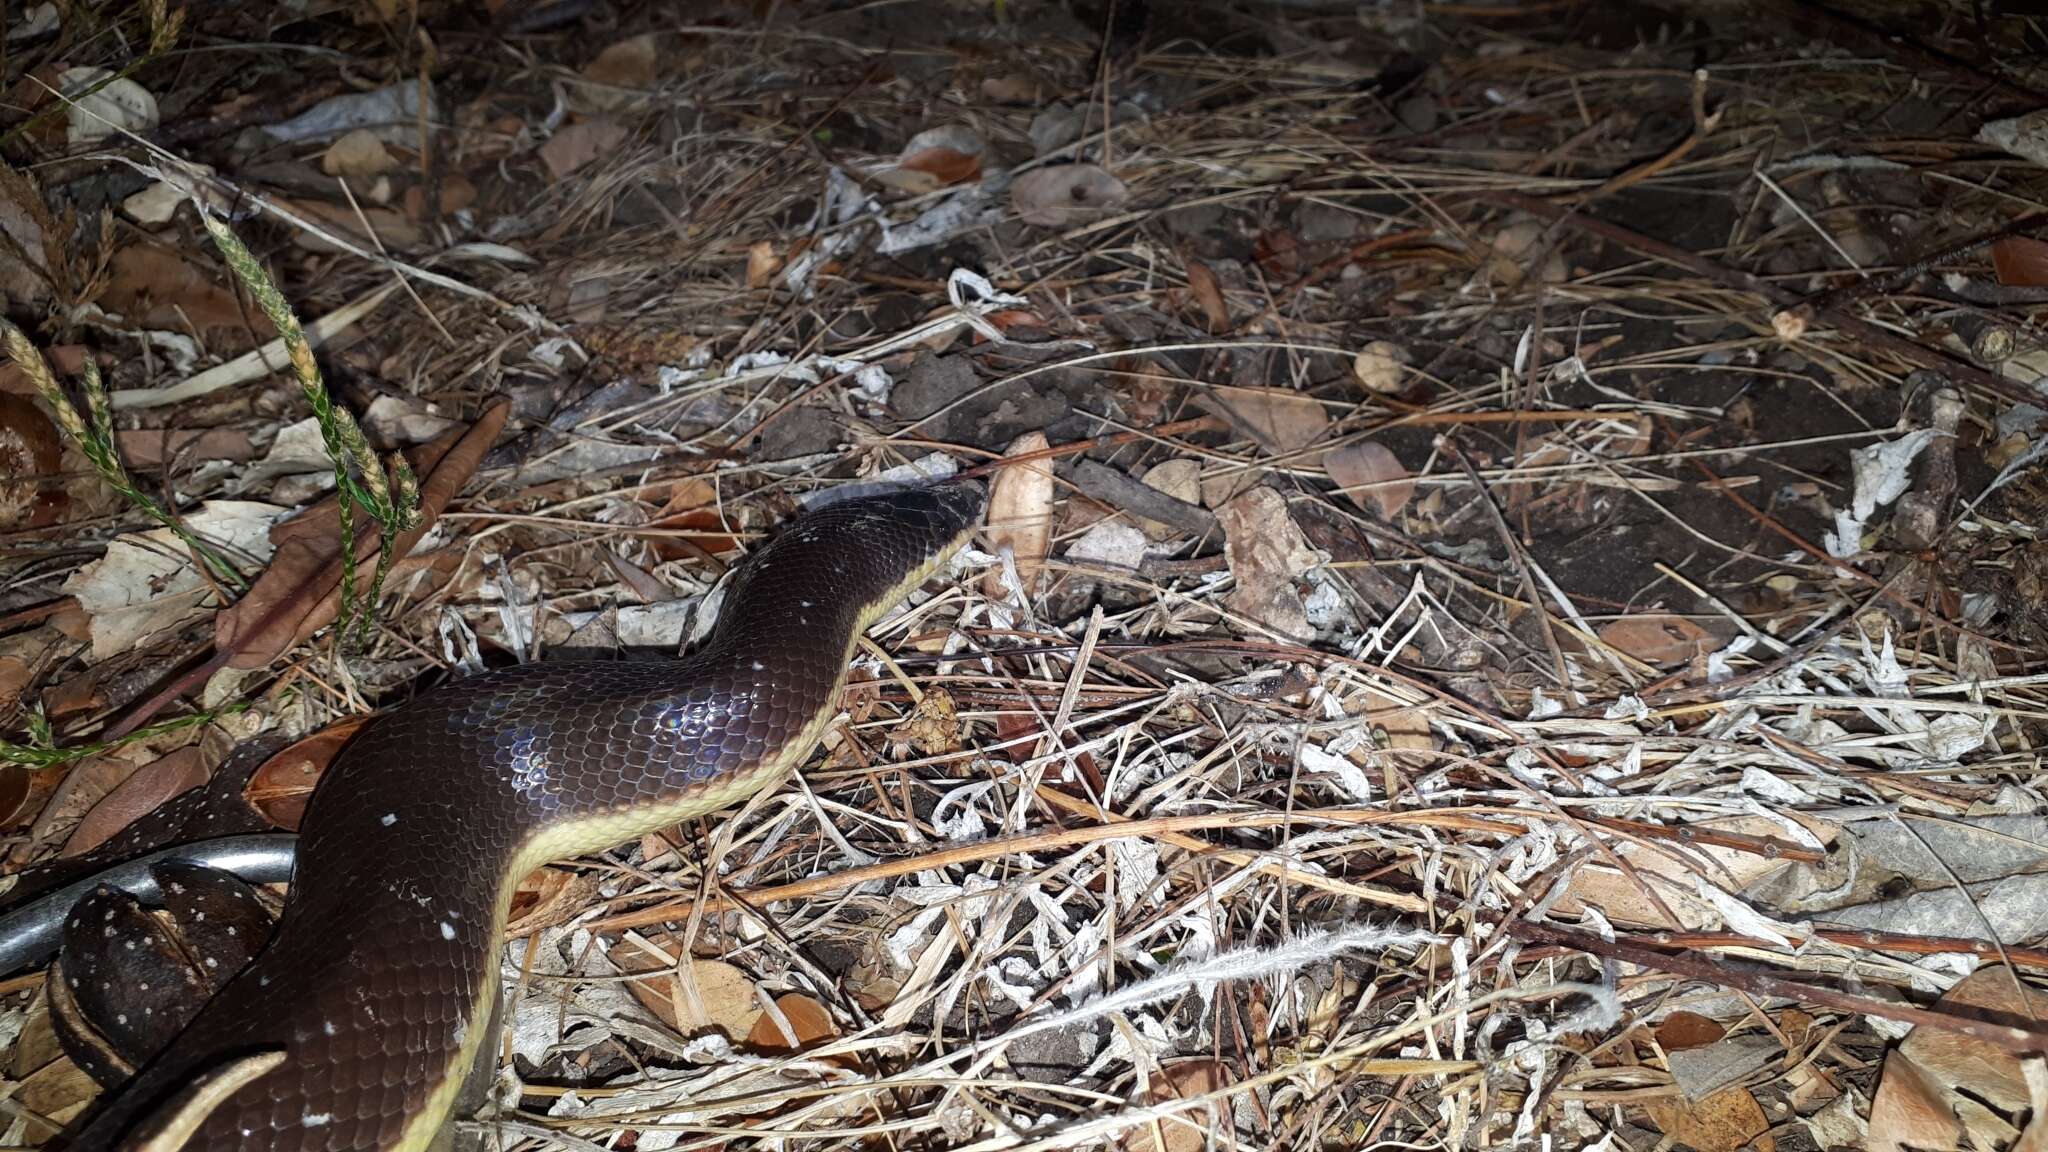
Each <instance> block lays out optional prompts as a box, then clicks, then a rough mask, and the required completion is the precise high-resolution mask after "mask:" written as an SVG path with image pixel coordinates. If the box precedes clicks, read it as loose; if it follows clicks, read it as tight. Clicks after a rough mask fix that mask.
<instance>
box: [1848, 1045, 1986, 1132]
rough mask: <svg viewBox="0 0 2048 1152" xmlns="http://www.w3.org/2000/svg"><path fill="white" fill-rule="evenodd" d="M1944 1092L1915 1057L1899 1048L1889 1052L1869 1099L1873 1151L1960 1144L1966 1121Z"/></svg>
mask: <svg viewBox="0 0 2048 1152" xmlns="http://www.w3.org/2000/svg"><path fill="white" fill-rule="evenodd" d="M1944 1096H1945V1093H1944V1092H1943V1090H1942V1088H1941V1086H1940V1085H1938V1084H1936V1083H1935V1082H1934V1081H1933V1080H1932V1079H1931V1078H1930V1077H1929V1076H1928V1074H1927V1071H1926V1070H1925V1069H1923V1068H1921V1067H1920V1065H1919V1064H1918V1063H1916V1062H1915V1061H1914V1060H1913V1058H1912V1057H1910V1056H1907V1055H1905V1054H1904V1053H1901V1052H1898V1051H1893V1052H1892V1053H1891V1054H1890V1055H1888V1056H1886V1057H1885V1058H1884V1073H1883V1075H1882V1077H1881V1078H1880V1079H1879V1080H1878V1082H1877V1095H1876V1096H1874V1097H1872V1098H1871V1101H1870V1129H1869V1130H1870V1150H1871V1152H1916V1150H1918V1149H1926V1148H1960V1147H1961V1146H1962V1138H1963V1124H1962V1121H1960V1120H1958V1119H1956V1115H1955V1112H1954V1111H1952V1110H1951V1109H1950V1107H1949V1105H1948V1102H1947V1101H1946V1100H1945V1099H1944Z"/></svg>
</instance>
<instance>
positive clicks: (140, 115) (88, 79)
mask: <svg viewBox="0 0 2048 1152" xmlns="http://www.w3.org/2000/svg"><path fill="white" fill-rule="evenodd" d="M89 89H90V90H91V91H90V94H87V92H88V90H89ZM57 90H58V91H60V92H63V93H64V94H65V95H67V96H70V97H71V98H72V99H71V103H70V104H69V106H68V107H67V108H66V110H65V115H66V116H67V117H69V120H68V128H67V130H66V132H65V142H66V143H67V144H69V145H71V146H72V147H74V148H75V147H77V146H79V145H81V144H91V143H93V142H94V141H96V140H104V139H106V138H107V137H109V136H112V135H114V134H115V133H117V132H122V131H127V132H133V133H136V134H138V135H140V134H143V133H146V132H148V131H150V130H151V129H153V128H155V127H156V126H157V107H156V97H154V96H151V95H150V94H149V89H147V88H144V87H143V86H142V85H140V84H137V83H136V82H135V81H133V80H130V79H128V78H127V77H126V76H116V75H115V74H114V73H112V72H109V71H107V70H106V69H105V68H92V67H82V68H70V69H66V70H65V71H64V72H62V73H60V74H59V75H58V77H57Z"/></svg>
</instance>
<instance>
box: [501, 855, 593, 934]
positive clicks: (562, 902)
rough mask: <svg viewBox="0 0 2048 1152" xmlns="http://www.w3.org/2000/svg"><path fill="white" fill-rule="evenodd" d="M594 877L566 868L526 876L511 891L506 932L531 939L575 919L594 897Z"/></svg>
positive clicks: (536, 872)
mask: <svg viewBox="0 0 2048 1152" xmlns="http://www.w3.org/2000/svg"><path fill="white" fill-rule="evenodd" d="M597 888H598V879H597V877H596V876H595V875H592V874H586V873H582V872H572V871H570V870H569V869H567V868H539V869H535V870H534V871H533V872H530V873H528V874H527V876H526V879H524V880H521V881H520V882H519V887H518V888H516V889H514V890H513V892H512V908H511V911H510V912H509V913H508V914H507V917H506V928H505V931H506V932H507V933H509V934H510V935H512V936H515V937H517V936H530V935H532V934H533V933H535V932H542V931H545V930H547V929H549V928H553V927H555V926H557V925H560V924H566V923H568V922H569V921H570V920H572V919H574V918H575V917H576V916H577V915H578V914H580V913H581V912H582V911H583V910H584V909H586V908H588V907H589V906H590V901H591V898H592V897H594V896H596V895H597Z"/></svg>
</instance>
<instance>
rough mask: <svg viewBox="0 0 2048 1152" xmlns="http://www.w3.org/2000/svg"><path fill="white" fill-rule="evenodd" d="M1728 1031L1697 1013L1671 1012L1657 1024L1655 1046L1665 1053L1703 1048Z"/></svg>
mask: <svg viewBox="0 0 2048 1152" xmlns="http://www.w3.org/2000/svg"><path fill="white" fill-rule="evenodd" d="M1727 1034H1728V1030H1727V1029H1726V1028H1723V1027H1721V1025H1720V1024H1719V1023H1717V1022H1715V1021H1714V1020H1712V1019H1710V1018H1708V1017H1706V1016H1702V1015H1700V1014H1699V1013H1697V1012H1673V1013H1672V1014H1671V1015H1669V1016H1666V1017H1665V1018H1664V1019H1662V1020H1660V1021H1658V1023H1657V1046H1658V1047H1660V1048H1662V1049H1664V1050H1665V1051H1666V1052H1684V1051H1686V1050H1688V1049H1692V1048H1705V1047H1706V1046H1707V1045H1709V1044H1712V1043H1715V1042H1716V1041H1718V1040H1720V1039H1721V1037H1723V1036H1726V1035H1727Z"/></svg>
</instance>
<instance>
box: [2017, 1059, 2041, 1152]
mask: <svg viewBox="0 0 2048 1152" xmlns="http://www.w3.org/2000/svg"><path fill="white" fill-rule="evenodd" d="M2021 1073H2022V1074H2023V1075H2024V1076H2025V1077H2026V1080H2027V1111H2028V1113H2029V1119H2028V1120H2027V1126H2026V1128H2025V1129H2023V1130H2022V1131H2021V1132H2020V1138H2019V1139H2017V1140H2015V1141H2013V1143H2012V1152H2048V1058H2043V1057H2040V1056H2029V1057H2027V1058H2026V1060H2025V1061H2024V1062H2023V1063H2022V1064H2021Z"/></svg>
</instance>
